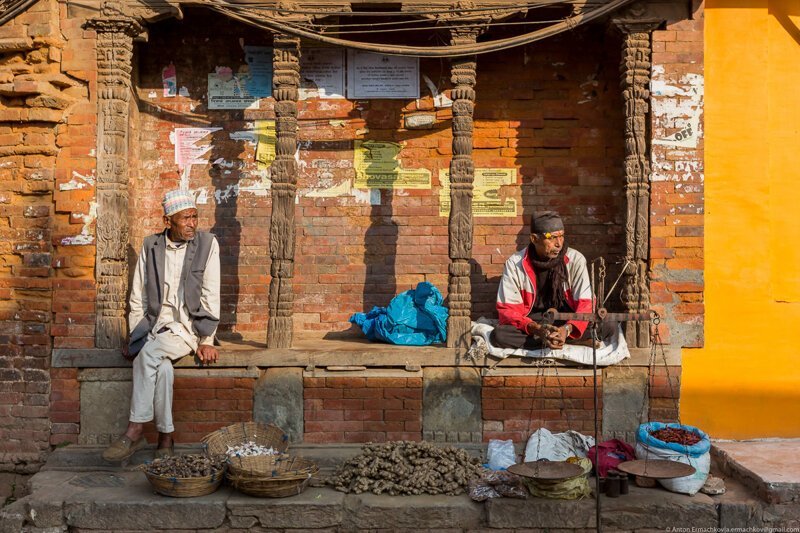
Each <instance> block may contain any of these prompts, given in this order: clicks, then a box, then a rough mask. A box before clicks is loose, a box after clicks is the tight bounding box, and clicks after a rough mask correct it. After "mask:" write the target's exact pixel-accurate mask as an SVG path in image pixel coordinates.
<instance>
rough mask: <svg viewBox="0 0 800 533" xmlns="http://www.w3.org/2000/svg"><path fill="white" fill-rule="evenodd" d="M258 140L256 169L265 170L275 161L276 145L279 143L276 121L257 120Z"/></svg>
mask: <svg viewBox="0 0 800 533" xmlns="http://www.w3.org/2000/svg"><path fill="white" fill-rule="evenodd" d="M256 139H258V144H257V146H256V167H257V168H258V170H265V169H267V168H269V166H270V165H271V164H272V162H273V161H275V143H277V142H278V137H277V134H276V133H275V121H274V120H256Z"/></svg>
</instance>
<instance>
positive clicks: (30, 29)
mask: <svg viewBox="0 0 800 533" xmlns="http://www.w3.org/2000/svg"><path fill="white" fill-rule="evenodd" d="M60 15H61V12H60V8H59V4H58V3H57V2H56V1H54V0H42V1H40V2H37V3H36V4H35V5H33V6H31V7H30V8H29V9H28V10H27V11H26V12H25V13H24V14H22V15H20V16H18V17H17V18H16V19H14V20H12V21H9V22H7V23H6V24H5V25H3V26H2V27H0V44H1V45H2V48H1V49H2V53H0V88H2V90H1V91H0V390H2V391H3V392H2V396H0V398H1V399H0V469H17V470H19V469H23V470H25V469H35V468H37V467H38V464H39V463H40V462H41V460H42V459H43V456H44V454H45V453H46V452H47V451H48V450H49V446H50V443H51V438H50V426H51V422H53V424H54V428H55V431H56V433H55V435H61V433H62V431H63V432H64V434H68V435H73V434H74V432H73V430H74V428H72V427H65V426H63V424H66V425H67V426H68V425H69V424H72V423H73V421H72V420H70V421H69V422H62V421H60V419H61V418H63V417H62V416H61V413H63V412H64V411H61V409H64V408H66V404H65V402H69V401H72V400H65V399H63V398H58V399H55V400H53V405H54V406H55V411H54V412H53V416H52V417H48V415H49V414H50V412H49V408H48V405H49V404H50V398H49V396H50V392H51V390H50V388H51V383H50V374H49V366H50V352H51V347H52V345H53V341H52V339H51V336H58V337H62V336H65V335H83V334H85V333H86V331H84V330H83V328H84V326H83V323H84V322H83V321H81V320H80V319H74V320H72V319H69V318H68V317H65V316H63V315H57V316H56V317H53V316H52V315H51V310H52V309H53V298H54V295H59V294H60V291H61V290H62V288H63V287H64V285H65V284H67V285H68V284H69V283H71V282H72V281H73V280H72V278H74V277H80V276H85V277H90V276H91V274H92V271H91V268H88V269H81V268H80V266H81V265H85V262H84V261H82V260H78V261H77V262H76V263H74V264H73V263H72V262H71V259H70V258H71V257H72V256H73V254H72V253H70V252H66V253H61V250H60V248H61V246H60V245H61V240H60V239H61V237H62V236H64V235H73V234H74V233H77V232H78V231H80V230H77V231H76V230H75V229H74V227H75V225H76V221H74V220H71V218H72V216H73V212H74V211H80V210H83V212H88V209H83V206H85V205H88V201H89V200H90V199H91V198H92V196H93V194H94V193H93V191H92V190H91V187H90V186H88V185H89V183H90V182H91V181H92V177H91V176H89V178H88V180H83V181H80V182H78V181H75V183H76V184H79V185H80V187H85V189H81V190H78V189H76V188H72V187H71V186H67V187H64V185H65V184H66V183H67V182H69V181H70V180H71V179H72V175H71V172H73V171H76V172H80V173H82V174H86V173H85V172H84V168H86V167H84V166H80V165H78V164H76V161H75V160H74V159H73V154H72V152H71V150H72V148H71V146H72V145H73V144H75V143H77V142H79V141H80V138H81V134H80V133H79V131H78V130H79V129H80V128H87V127H88V130H87V129H84V130H83V131H82V133H83V134H84V135H85V136H87V137H92V136H93V135H94V131H93V130H94V126H93V124H94V123H93V119H91V118H90V117H88V116H84V117H83V119H79V118H77V117H78V115H77V114H74V113H78V112H82V113H84V114H86V113H91V114H93V113H94V109H93V108H91V109H90V108H87V107H84V106H83V104H84V103H85V102H86V101H87V98H88V87H87V85H88V82H87V79H88V77H89V76H88V74H86V73H85V72H83V73H82V72H78V71H75V70H72V68H73V67H72V66H70V65H69V64H68V63H67V62H66V61H65V58H64V56H65V55H66V54H68V53H70V52H71V51H72V50H73V48H72V47H73V46H75V45H77V44H79V43H78V42H70V43H68V42H67V40H65V39H70V38H71V37H73V36H75V35H76V32H75V31H71V30H69V29H68V28H60V22H61V21H60ZM61 29H63V30H64V31H63V32H62V31H60V30H61ZM78 33H79V32H78ZM90 51H92V50H91V48H90ZM85 66H88V65H85ZM91 68H94V67H93V66H92V67H91ZM87 124H89V125H88V126H86V125H87ZM85 155H86V157H87V160H91V161H93V156H92V157H89V153H88V148H87V150H86V154H85ZM89 165H91V163H89ZM62 189H63V192H62ZM86 226H88V224H86ZM83 227H84V225H83V224H81V225H80V226H79V228H83ZM87 231H88V230H87ZM80 253H81V254H83V253H85V251H83V250H82V251H81V252H80ZM74 267H77V268H74ZM91 284H92V282H91V281H89V285H91ZM71 296H72V297H71V298H70V301H71V302H75V301H79V300H80V298H79V297H78V296H77V295H71ZM57 297H58V298H60V296H57ZM87 299H90V300H93V295H90V296H89V297H88V298H87ZM62 302H63V305H64V306H67V307H68V306H69V305H70V304H68V303H67V302H65V301H64V300H62ZM62 338H63V337H62ZM55 342H56V344H58V342H59V341H58V340H56V341H55ZM58 394H60V392H57V393H56V396H57V395H58ZM54 438H60V437H54Z"/></svg>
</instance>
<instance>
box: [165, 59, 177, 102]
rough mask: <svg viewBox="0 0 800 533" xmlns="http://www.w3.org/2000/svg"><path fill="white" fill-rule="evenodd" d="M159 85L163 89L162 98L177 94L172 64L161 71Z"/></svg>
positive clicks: (174, 71) (175, 75)
mask: <svg viewBox="0 0 800 533" xmlns="http://www.w3.org/2000/svg"><path fill="white" fill-rule="evenodd" d="M161 85H162V86H163V87H164V98H172V97H174V96H175V95H176V94H178V74H177V71H176V69H175V65H173V64H172V63H170V64H169V65H168V66H166V67H164V68H163V69H161Z"/></svg>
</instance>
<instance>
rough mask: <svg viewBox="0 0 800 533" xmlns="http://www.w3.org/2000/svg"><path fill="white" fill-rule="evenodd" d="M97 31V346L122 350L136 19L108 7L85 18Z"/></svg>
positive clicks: (125, 326)
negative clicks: (89, 17) (130, 122)
mask: <svg viewBox="0 0 800 533" xmlns="http://www.w3.org/2000/svg"><path fill="white" fill-rule="evenodd" d="M86 27H87V28H89V29H93V30H95V31H96V32H97V110H98V117H97V185H96V197H97V222H96V234H97V239H96V245H97V253H96V264H95V278H96V282H97V298H96V304H95V310H96V314H97V319H96V320H97V322H96V325H95V346H96V347H97V348H120V347H122V346H123V345H124V343H125V340H126V336H127V321H126V318H125V305H126V299H127V294H128V122H129V106H130V100H131V59H132V56H133V37H134V36H136V35H138V34H140V33H141V32H142V26H141V25H140V24H139V23H138V22H137V21H136V20H134V19H131V18H129V17H125V16H122V15H120V14H119V11H118V10H115V9H113V8H111V7H109V6H108V5H106V6H104V8H103V15H102V16H101V17H99V18H96V19H92V20H89V21H87V22H86Z"/></svg>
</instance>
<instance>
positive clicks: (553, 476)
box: [508, 461, 583, 481]
mask: <svg viewBox="0 0 800 533" xmlns="http://www.w3.org/2000/svg"><path fill="white" fill-rule="evenodd" d="M508 471H509V472H511V473H512V474H516V475H518V476H520V477H527V478H533V479H541V480H547V481H558V480H561V479H569V478H572V477H575V476H579V475H581V474H583V468H581V467H580V466H578V465H575V464H572V463H567V462H565V461H531V462H527V463H519V464H516V465H511V466H509V467H508Z"/></svg>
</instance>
